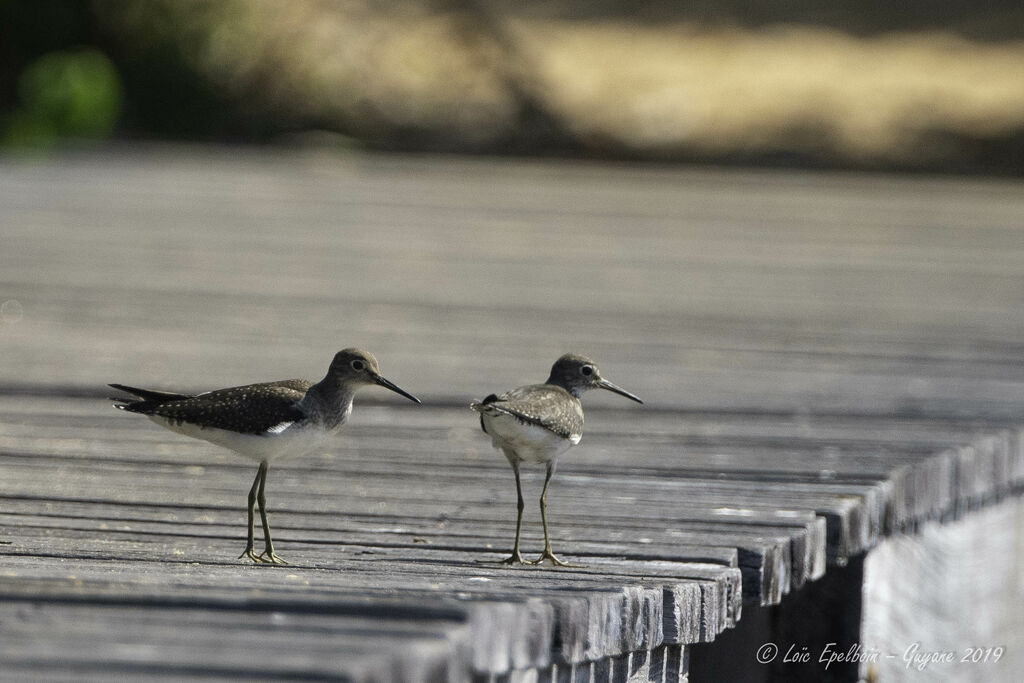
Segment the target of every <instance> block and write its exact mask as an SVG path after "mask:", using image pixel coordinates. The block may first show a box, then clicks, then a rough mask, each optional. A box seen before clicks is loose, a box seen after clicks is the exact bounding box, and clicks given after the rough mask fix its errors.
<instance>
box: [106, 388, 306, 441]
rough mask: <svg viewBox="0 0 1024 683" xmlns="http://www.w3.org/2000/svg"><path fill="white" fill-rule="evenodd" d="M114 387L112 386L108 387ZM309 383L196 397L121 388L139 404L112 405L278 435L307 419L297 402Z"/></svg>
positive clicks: (205, 424)
mask: <svg viewBox="0 0 1024 683" xmlns="http://www.w3.org/2000/svg"><path fill="white" fill-rule="evenodd" d="M111 386H114V385H111ZM311 386H312V382H308V381H306V380H299V379H291V380H284V381H282V382H266V383H263V384H247V385H245V386H241V387H231V388H230V389H217V390H216V391H209V392H207V393H205V394H199V395H197V396H188V395H184V394H170V393H166V392H154V391H150V390H139V389H129V388H127V387H122V386H120V385H117V386H116V388H119V389H121V388H123V389H124V390H125V391H128V392H129V393H133V394H136V395H137V396H142V397H143V400H141V401H125V399H117V400H121V401H125V402H122V403H119V404H117V405H116V407H117V408H120V409H121V410H127V411H129V412H132V413H141V414H143V415H153V416H157V417H163V418H166V419H167V420H170V421H171V422H177V423H182V422H187V423H189V424H194V425H198V426H200V427H214V428H217V429H226V430H228V431H232V432H238V433H240V434H266V435H272V434H279V433H281V432H283V431H284V430H285V429H287V428H288V427H290V426H291V425H292V424H294V423H296V422H301V421H302V420H305V419H306V418H307V417H308V415H307V414H306V412H305V411H304V410H303V409H302V408H301V407H300V405H299V402H300V401H301V400H302V398H303V396H305V395H306V391H307V390H308V389H309V387H311Z"/></svg>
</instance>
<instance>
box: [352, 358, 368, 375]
mask: <svg viewBox="0 0 1024 683" xmlns="http://www.w3.org/2000/svg"><path fill="white" fill-rule="evenodd" d="M352 369H353V370H355V371H356V372H362V371H363V370H365V369H366V363H364V362H363V361H361V360H354V361H352Z"/></svg>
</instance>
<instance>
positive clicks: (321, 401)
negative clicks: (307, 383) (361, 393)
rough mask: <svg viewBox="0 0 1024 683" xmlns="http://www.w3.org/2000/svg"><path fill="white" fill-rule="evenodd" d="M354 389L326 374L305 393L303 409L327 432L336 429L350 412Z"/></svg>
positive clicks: (343, 422) (354, 393) (346, 418)
mask: <svg viewBox="0 0 1024 683" xmlns="http://www.w3.org/2000/svg"><path fill="white" fill-rule="evenodd" d="M355 395H356V392H355V388H354V387H353V386H352V385H351V384H347V383H343V382H339V381H338V380H337V379H336V378H335V377H333V376H332V375H330V374H328V375H327V376H326V377H324V378H323V379H322V380H320V381H319V382H317V383H316V384H314V385H313V386H311V387H310V388H309V391H307V392H306V397H305V398H304V399H303V400H302V402H303V407H304V408H305V409H306V410H308V411H309V412H310V414H311V415H314V416H315V419H317V420H318V421H320V422H321V423H323V425H324V428H326V429H328V430H333V429H338V428H340V427H341V426H342V425H343V424H345V422H346V421H347V420H348V416H349V414H350V413H351V412H352V399H353V398H354V397H355Z"/></svg>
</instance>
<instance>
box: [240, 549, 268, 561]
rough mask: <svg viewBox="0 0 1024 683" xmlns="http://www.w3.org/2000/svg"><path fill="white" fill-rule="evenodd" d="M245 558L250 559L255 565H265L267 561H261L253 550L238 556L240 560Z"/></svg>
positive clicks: (247, 550) (246, 550)
mask: <svg viewBox="0 0 1024 683" xmlns="http://www.w3.org/2000/svg"><path fill="white" fill-rule="evenodd" d="M243 557H248V558H249V559H250V560H252V561H253V562H254V563H255V564H263V563H264V562H265V560H263V559H261V558H260V556H259V555H257V554H256V553H255V551H253V549H252V548H246V549H245V552H243V553H242V554H241V555H239V556H238V559H242V558H243Z"/></svg>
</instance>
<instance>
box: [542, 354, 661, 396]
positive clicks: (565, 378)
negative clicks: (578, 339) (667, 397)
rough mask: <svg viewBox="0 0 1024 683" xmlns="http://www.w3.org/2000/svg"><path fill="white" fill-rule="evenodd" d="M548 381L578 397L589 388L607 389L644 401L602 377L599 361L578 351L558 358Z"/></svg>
mask: <svg viewBox="0 0 1024 683" xmlns="http://www.w3.org/2000/svg"><path fill="white" fill-rule="evenodd" d="M547 383H548V384H555V385H557V386H560V387H562V388H563V389H565V390H566V391H568V392H569V393H570V394H572V395H573V396H575V397H577V398H579V396H580V394H582V393H583V392H584V391H587V390H588V389H607V390H608V391H612V392H614V393H616V394H619V395H620V396H625V397H626V398H628V399H631V400H633V401H636V402H637V403H643V401H641V400H640V398H639V397H637V396H634V395H633V394H631V393H629V392H628V391H626V390H625V389H623V388H622V387H619V386H616V385H614V384H612V383H611V382H609V381H608V380H606V379H604V378H602V377H601V371H600V370H599V369H598V367H597V363H595V362H594V361H592V360H590V359H589V358H587V357H586V356H581V355H579V354H578V353H567V354H565V355H564V356H562V357H561V358H559V359H558V360H556V361H555V364H554V365H552V366H551V375H550V376H549V377H548V381H547Z"/></svg>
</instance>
